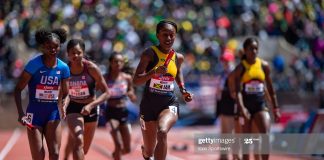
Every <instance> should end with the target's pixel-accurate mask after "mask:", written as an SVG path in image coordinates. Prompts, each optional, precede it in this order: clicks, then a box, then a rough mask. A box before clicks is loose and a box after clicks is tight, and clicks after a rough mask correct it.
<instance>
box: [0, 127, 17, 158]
mask: <svg viewBox="0 0 324 160" xmlns="http://www.w3.org/2000/svg"><path fill="white" fill-rule="evenodd" d="M20 135H21V131H20V129H19V128H16V129H15V130H14V132H13V134H12V136H11V137H10V139H9V141H8V142H7V144H6V146H5V147H4V148H3V149H2V151H1V152H0V160H3V159H4V158H5V157H6V155H7V154H8V153H9V152H10V150H11V149H12V147H13V146H14V145H15V144H16V142H17V140H18V139H19V137H20Z"/></svg>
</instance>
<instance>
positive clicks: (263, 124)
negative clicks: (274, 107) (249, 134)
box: [253, 111, 270, 133]
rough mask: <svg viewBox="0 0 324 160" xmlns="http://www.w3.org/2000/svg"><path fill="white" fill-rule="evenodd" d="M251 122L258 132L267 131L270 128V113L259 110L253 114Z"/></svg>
mask: <svg viewBox="0 0 324 160" xmlns="http://www.w3.org/2000/svg"><path fill="white" fill-rule="evenodd" d="M253 123H254V125H255V126H256V129H257V132H258V133H268V132H269V129H270V115H269V113H268V112H267V111H260V112H257V113H255V114H254V117H253Z"/></svg>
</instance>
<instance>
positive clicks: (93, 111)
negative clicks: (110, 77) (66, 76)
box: [64, 39, 109, 160]
mask: <svg viewBox="0 0 324 160" xmlns="http://www.w3.org/2000/svg"><path fill="white" fill-rule="evenodd" d="M67 52H68V59H69V67H70V70H71V78H70V80H69V97H68V98H66V100H65V103H64V109H65V110H66V121H67V124H68V127H69V132H70V133H69V136H68V143H67V146H66V148H65V157H64V159H67V158H68V155H69V153H70V152H71V150H73V159H79V160H81V159H84V155H85V154H87V152H88V150H89V148H90V145H91V142H92V139H93V137H94V134H95V130H96V127H97V124H98V118H99V105H100V104H101V103H103V102H105V101H106V100H107V98H108V97H109V93H108V87H107V84H106V82H105V80H104V77H103V76H102V75H101V72H100V70H99V68H98V66H97V65H96V64H94V63H93V62H91V61H89V60H86V59H85V58H84V56H85V44H84V42H83V40H81V39H72V40H70V41H69V42H68V44H67ZM96 89H97V90H99V91H100V92H101V94H100V95H98V97H96V94H95V93H96Z"/></svg>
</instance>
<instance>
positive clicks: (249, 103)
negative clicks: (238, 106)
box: [243, 95, 268, 118]
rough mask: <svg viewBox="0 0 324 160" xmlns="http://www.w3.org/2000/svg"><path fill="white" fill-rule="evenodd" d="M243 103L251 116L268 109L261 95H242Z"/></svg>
mask: <svg viewBox="0 0 324 160" xmlns="http://www.w3.org/2000/svg"><path fill="white" fill-rule="evenodd" d="M243 103H244V106H245V107H246V109H247V110H248V111H249V113H250V114H251V117H252V118H253V116H254V115H255V114H256V113H258V112H260V111H268V108H267V106H266V103H265V100H264V98H263V97H261V98H260V97H256V96H244V95H243Z"/></svg>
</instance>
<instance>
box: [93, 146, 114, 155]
mask: <svg viewBox="0 0 324 160" xmlns="http://www.w3.org/2000/svg"><path fill="white" fill-rule="evenodd" d="M92 147H93V149H94V150H95V151H97V152H99V153H100V154H102V155H104V156H105V157H109V158H112V152H110V151H109V150H108V149H107V148H104V147H102V146H100V145H97V144H95V143H94V144H92Z"/></svg>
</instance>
